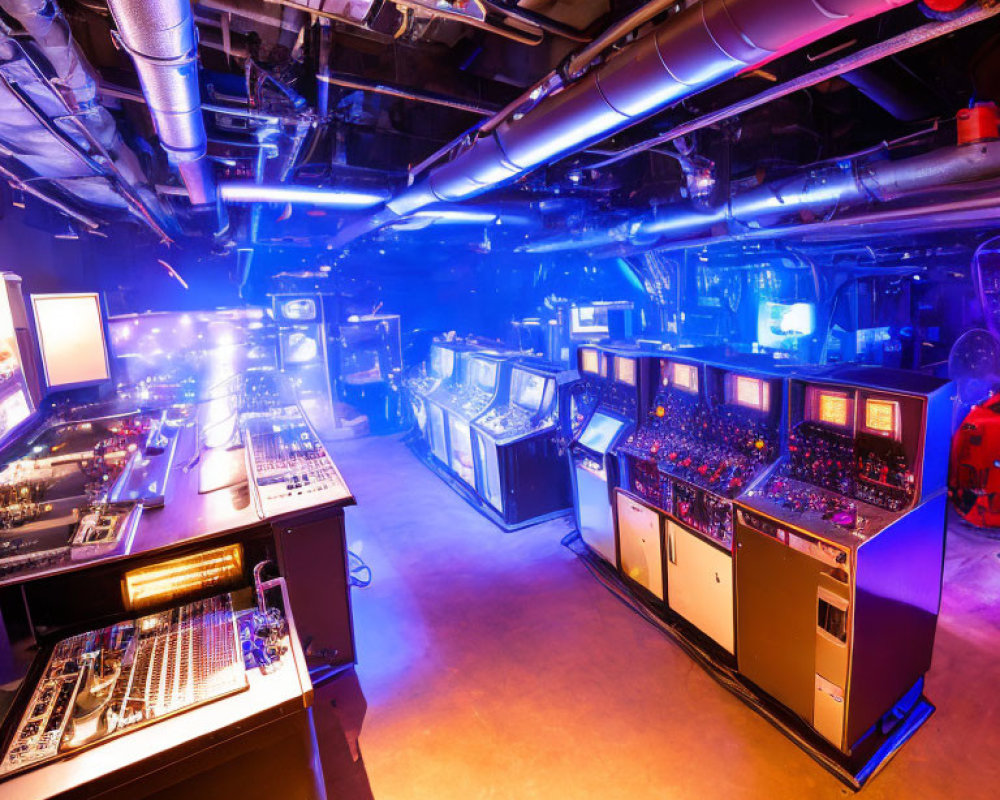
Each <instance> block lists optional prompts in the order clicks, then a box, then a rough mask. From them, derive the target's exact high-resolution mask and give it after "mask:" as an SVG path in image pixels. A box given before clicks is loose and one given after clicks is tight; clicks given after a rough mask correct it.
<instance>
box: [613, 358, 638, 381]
mask: <svg viewBox="0 0 1000 800" xmlns="http://www.w3.org/2000/svg"><path fill="white" fill-rule="evenodd" d="M635 372H636V369H635V359H634V358H627V357H625V356H616V357H615V380H616V381H618V382H619V383H624V384H627V385H629V386H635Z"/></svg>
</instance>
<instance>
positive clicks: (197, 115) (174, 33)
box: [108, 0, 216, 205]
mask: <svg viewBox="0 0 1000 800" xmlns="http://www.w3.org/2000/svg"><path fill="white" fill-rule="evenodd" d="M108 8H109V9H110V10H111V14H112V16H113V17H114V19H115V24H116V25H117V26H118V39H119V41H120V43H121V45H122V46H123V47H124V48H125V49H126V50H127V51H128V53H129V55H130V56H131V57H132V60H133V62H134V63H135V69H136V72H137V73H138V74H139V81H140V83H141V84H142V93H143V95H144V96H145V98H146V104H147V105H148V106H149V113H150V115H151V116H152V118H153V124H154V125H155V126H156V133H157V135H158V136H159V138H160V144H161V145H162V147H163V149H164V150H166V151H167V156H168V157H169V159H170V161H171V162H172V163H174V164H176V165H177V169H178V171H179V172H180V175H181V180H183V181H184V186H185V188H186V189H187V193H188V197H189V198H190V199H191V203H192V204H194V205H205V204H209V203H215V202H216V188H215V176H214V175H213V173H212V168H211V165H210V163H209V161H208V159H207V157H206V152H207V148H208V136H207V134H206V133H205V121H204V119H202V111H201V96H200V93H199V89H198V40H197V34H196V32H195V26H194V19H193V17H192V15H191V5H190V3H189V2H188V0H108Z"/></svg>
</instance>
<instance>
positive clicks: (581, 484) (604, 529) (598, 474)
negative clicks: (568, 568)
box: [576, 461, 618, 567]
mask: <svg viewBox="0 0 1000 800" xmlns="http://www.w3.org/2000/svg"><path fill="white" fill-rule="evenodd" d="M576 513H577V515H578V522H579V524H580V538H582V539H583V541H584V542H585V543H586V544H587V546H588V547H590V549H591V550H593V551H594V552H595V553H597V554H598V555H599V556H600V557H601V558H603V559H604V560H605V561H607V562H608V563H609V564H611V565H612V566H613V567H617V566H618V553H617V549H616V547H615V523H614V519H613V518H612V514H611V499H610V498H609V497H608V474H607V471H606V470H604V469H603V468H601V467H600V466H599V465H597V464H595V463H594V462H592V461H588V462H586V463H584V462H577V464H576Z"/></svg>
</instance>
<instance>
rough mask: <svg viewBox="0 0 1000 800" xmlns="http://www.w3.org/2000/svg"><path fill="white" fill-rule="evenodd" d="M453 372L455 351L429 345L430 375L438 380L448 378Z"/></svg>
mask: <svg viewBox="0 0 1000 800" xmlns="http://www.w3.org/2000/svg"><path fill="white" fill-rule="evenodd" d="M454 370H455V351H454V350H451V349H449V348H447V347H439V346H438V345H431V373H433V374H434V375H435V376H436V377H438V378H450V377H451V373H452V372H453V371H454Z"/></svg>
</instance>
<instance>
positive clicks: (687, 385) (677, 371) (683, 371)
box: [670, 363, 698, 392]
mask: <svg viewBox="0 0 1000 800" xmlns="http://www.w3.org/2000/svg"><path fill="white" fill-rule="evenodd" d="M670 375H671V382H672V383H673V385H674V386H676V387H677V388H678V389H683V390H684V391H685V392H697V391H698V368H697V367H695V366H694V365H693V364H678V363H674V364H673V365H671V370H670Z"/></svg>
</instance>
